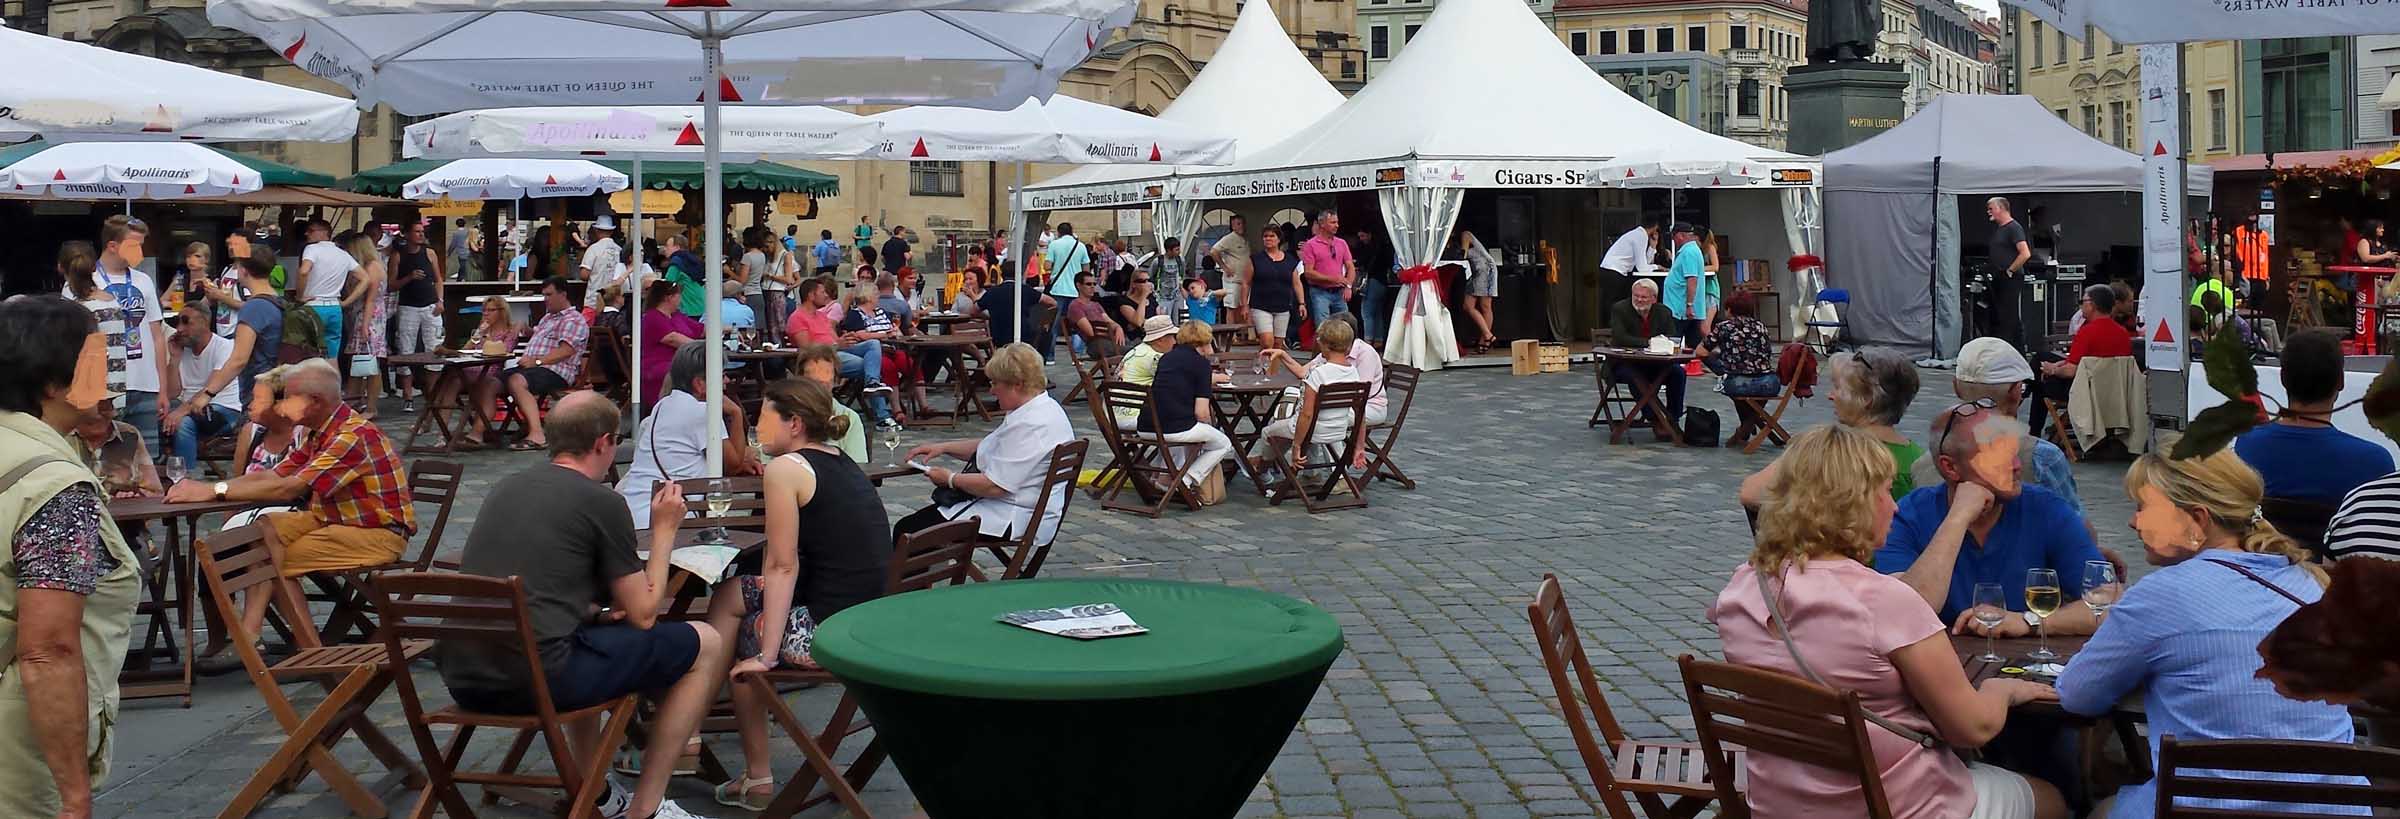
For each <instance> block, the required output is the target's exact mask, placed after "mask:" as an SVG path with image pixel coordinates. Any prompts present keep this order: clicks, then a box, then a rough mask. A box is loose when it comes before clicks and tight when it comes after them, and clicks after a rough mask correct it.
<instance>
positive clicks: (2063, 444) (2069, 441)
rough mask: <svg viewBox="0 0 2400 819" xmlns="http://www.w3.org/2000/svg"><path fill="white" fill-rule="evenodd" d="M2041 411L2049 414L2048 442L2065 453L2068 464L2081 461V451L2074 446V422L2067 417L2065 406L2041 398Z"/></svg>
mask: <svg viewBox="0 0 2400 819" xmlns="http://www.w3.org/2000/svg"><path fill="white" fill-rule="evenodd" d="M2041 402H2042V411H2044V412H2047V413H2049V414H2050V442H2051V443H2054V444H2057V445H2058V448H2059V449H2061V450H2064V451H2065V452H2066V453H2067V461H2068V462H2069V463H2072V462H2075V461H2080V460H2083V449H2082V448H2081V447H2078V446H2076V445H2075V422H2074V421H2073V420H2071V419H2069V418H2068V417H2067V406H2066V405H2065V404H2061V403H2059V402H2057V401H2055V400H2052V399H2050V398H2047V397H2045V398H2042V399H2041Z"/></svg>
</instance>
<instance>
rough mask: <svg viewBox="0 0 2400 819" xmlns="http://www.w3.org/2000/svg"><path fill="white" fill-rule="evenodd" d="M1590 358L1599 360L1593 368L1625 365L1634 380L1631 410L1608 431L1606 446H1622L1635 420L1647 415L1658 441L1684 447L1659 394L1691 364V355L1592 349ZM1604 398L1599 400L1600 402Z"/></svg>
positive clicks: (1674, 420)
mask: <svg viewBox="0 0 2400 819" xmlns="http://www.w3.org/2000/svg"><path fill="white" fill-rule="evenodd" d="M1592 355H1593V356H1594V357H1596V358H1598V359H1599V360H1598V361H1596V362H1593V363H1594V364H1595V365H1596V366H1601V367H1615V366H1617V365H1619V364H1625V365H1628V366H1627V367H1626V368H1625V374H1626V375H1627V376H1628V377H1630V378H1632V379H1633V395H1634V404H1633V409H1631V410H1629V411H1627V412H1626V413H1625V417H1623V418H1619V419H1617V421H1616V423H1615V424H1612V425H1611V426H1610V427H1609V431H1608V442H1609V443H1612V444H1621V443H1624V442H1625V434H1626V433H1627V432H1630V431H1632V430H1633V421H1634V419H1636V418H1640V417H1642V416H1643V414H1644V413H1648V415H1649V418H1650V427H1651V429H1652V430H1653V431H1655V432H1657V433H1658V435H1659V437H1662V438H1666V439H1668V440H1671V441H1674V442H1675V445H1676V446H1684V445H1685V444H1684V442H1683V427H1682V425H1681V424H1679V423H1678V422H1677V420H1676V418H1675V417H1674V415H1672V414H1670V413H1668V412H1667V407H1666V404H1665V403H1663V402H1661V401H1660V400H1659V390H1660V389H1661V388H1662V387H1664V386H1665V385H1666V383H1667V379H1668V378H1670V377H1675V376H1680V375H1682V373H1681V372H1679V370H1681V369H1682V368H1683V366H1684V365H1685V364H1688V363H1690V362H1691V361H1692V360H1693V358H1694V356H1693V355H1692V354H1691V353H1689V352H1680V353H1653V352H1650V351H1648V350H1635V349H1630V348H1626V347H1594V348H1592ZM1607 398H1608V396H1605V395H1604V396H1601V399H1602V400H1607Z"/></svg>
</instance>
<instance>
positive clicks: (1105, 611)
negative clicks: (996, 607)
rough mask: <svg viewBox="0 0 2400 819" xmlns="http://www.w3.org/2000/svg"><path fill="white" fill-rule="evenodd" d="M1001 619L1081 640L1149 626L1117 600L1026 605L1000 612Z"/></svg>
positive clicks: (1131, 632)
mask: <svg viewBox="0 0 2400 819" xmlns="http://www.w3.org/2000/svg"><path fill="white" fill-rule="evenodd" d="M996 619H998V620H999V621H1000V622H1003V623H1007V624H1009V625H1012V626H1017V627H1020V628H1029V629H1033V630H1034V631H1039V632H1042V633H1044V634H1056V635H1058V636H1061V637H1073V638H1075V639H1078V640H1098V639H1102V638H1106V637H1126V636H1130V635H1135V634H1148V633H1149V632H1150V630H1149V629H1146V628H1142V626H1141V624H1139V623H1135V622H1134V621H1133V618H1132V617H1131V616H1128V615H1126V614H1125V610H1124V609H1121V608H1117V604H1115V603H1088V604H1085V605H1081V606H1067V607H1065V608H1056V609H1026V610H1024V611H1012V612H1009V613H1007V614H1003V615H1000V616H999V617H998V618H996Z"/></svg>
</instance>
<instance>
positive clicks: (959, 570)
mask: <svg viewBox="0 0 2400 819" xmlns="http://www.w3.org/2000/svg"><path fill="white" fill-rule="evenodd" d="M975 527H976V523H975V521H972V520H955V521H951V522H948V523H943V524H939V525H935V526H931V527H928V528H926V529H923V530H921V531H917V532H911V533H908V534H903V535H901V536H899V537H898V538H895V539H894V540H893V541H892V558H891V569H890V571H889V573H888V574H887V575H886V576H885V578H884V594H885V595H894V594H902V593H905V592H912V591H919V590H922V589H930V588H933V587H935V586H941V585H951V586H956V585H963V584H965V583H966V582H967V581H968V580H969V578H970V575H969V574H968V571H967V570H968V568H969V567H971V566H973V565H974V564H975V551H974V550H975V540H976V533H975V532H976V529H975ZM840 683H841V680H839V679H837V678H835V677H834V676H833V675H832V674H831V673H829V672H827V671H825V670H824V669H821V668H778V669H775V670H773V671H769V672H767V673H765V674H761V675H756V676H753V677H750V678H749V679H748V680H747V681H746V682H744V683H743V684H744V685H748V686H750V688H751V690H752V691H753V692H755V693H754V696H757V697H759V698H760V699H762V700H764V701H765V702H766V704H767V716H768V717H769V720H770V721H771V722H773V723H774V724H775V725H777V726H779V727H781V728H782V729H783V733H784V735H785V736H786V737H787V738H789V739H790V740H791V741H792V744H794V745H797V746H799V747H800V754H801V757H802V758H803V759H804V760H805V761H804V764H803V765H802V766H801V768H800V770H799V771H798V772H796V773H794V774H793V775H792V778H791V779H789V780H787V781H785V782H784V784H783V787H782V788H781V789H779V790H777V791H776V793H775V799H774V801H772V802H769V803H767V809H766V810H765V811H762V812H760V813H759V816H760V817H761V818H762V819H788V817H790V816H792V815H793V814H796V813H799V812H801V811H804V810H807V809H809V808H812V807H815V806H817V805H820V804H824V803H826V802H840V803H841V805H842V807H843V808H844V809H845V810H848V811H849V812H850V814H851V815H852V816H856V817H859V819H868V817H869V814H868V813H867V808H866V806H865V805H864V804H862V803H861V802H860V800H859V796H858V791H859V790H861V789H863V788H865V787H866V786H867V780H869V779H872V778H874V776H875V771H876V770H877V769H879V768H881V767H882V766H883V760H884V750H883V742H882V740H881V739H874V740H869V741H868V742H867V745H866V747H864V748H861V749H860V750H859V753H858V757H857V758H855V759H853V760H851V761H850V766H849V767H848V768H847V769H846V770H845V769H841V768H838V767H837V766H836V765H835V764H834V755H835V754H836V753H837V752H838V751H839V750H840V749H841V746H842V740H844V739H846V738H849V737H851V736H853V735H856V734H858V733H861V732H864V731H867V730H870V729H872V728H873V727H874V726H873V725H870V724H868V722H867V721H866V717H865V716H864V715H863V714H861V713H860V712H859V709H858V702H857V701H856V700H854V699H852V698H851V697H850V694H849V693H848V692H844V693H843V694H842V699H841V702H840V703H839V704H838V705H835V706H834V709H833V716H832V717H831V718H829V719H827V720H826V723H825V727H824V728H823V729H822V730H819V731H816V732H813V733H812V732H810V731H809V730H808V726H807V725H805V724H803V723H802V722H801V721H800V717H799V715H797V714H794V713H792V709H791V706H790V705H789V704H787V703H785V702H784V700H783V697H782V695H781V694H780V693H779V692H780V691H781V689H782V688H783V687H785V686H794V685H839V684H840ZM820 782H821V783H823V784H824V785H825V792H824V793H816V790H817V785H818V784H819V783H820Z"/></svg>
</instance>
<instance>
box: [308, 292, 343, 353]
mask: <svg viewBox="0 0 2400 819" xmlns="http://www.w3.org/2000/svg"><path fill="white" fill-rule="evenodd" d="M308 309H310V310H313V311H316V314H317V322H318V323H319V324H323V325H325V358H326V359H328V360H331V361H340V360H342V306H341V305H338V304H311V305H309V306H308Z"/></svg>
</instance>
